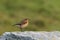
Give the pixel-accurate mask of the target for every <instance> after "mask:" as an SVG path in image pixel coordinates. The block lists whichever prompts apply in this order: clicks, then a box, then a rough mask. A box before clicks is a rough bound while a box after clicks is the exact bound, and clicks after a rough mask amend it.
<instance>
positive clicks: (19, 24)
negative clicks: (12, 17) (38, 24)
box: [15, 18, 28, 31]
mask: <svg viewBox="0 0 60 40" xmlns="http://www.w3.org/2000/svg"><path fill="white" fill-rule="evenodd" d="M15 25H17V26H18V27H19V28H20V30H21V31H23V29H24V28H25V27H27V26H28V18H25V19H23V20H22V21H21V22H20V23H17V24H15Z"/></svg>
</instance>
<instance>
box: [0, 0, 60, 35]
mask: <svg viewBox="0 0 60 40" xmlns="http://www.w3.org/2000/svg"><path fill="white" fill-rule="evenodd" d="M24 18H29V25H28V27H26V28H25V29H24V30H25V31H55V30H59V31H60V0H0V34H2V33H4V32H6V31H10V32H11V31H20V29H19V28H18V27H17V26H13V25H14V24H15V23H18V22H20V21H21V20H22V19H24Z"/></svg>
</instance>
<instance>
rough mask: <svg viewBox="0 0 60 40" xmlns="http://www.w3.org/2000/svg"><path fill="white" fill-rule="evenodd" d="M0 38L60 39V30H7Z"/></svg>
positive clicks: (10, 39) (13, 39)
mask: <svg viewBox="0 0 60 40" xmlns="http://www.w3.org/2000/svg"><path fill="white" fill-rule="evenodd" d="M0 40H60V32H59V31H52V32H46V31H40V32H34V31H25V32H5V33H3V35H2V36H0Z"/></svg>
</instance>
